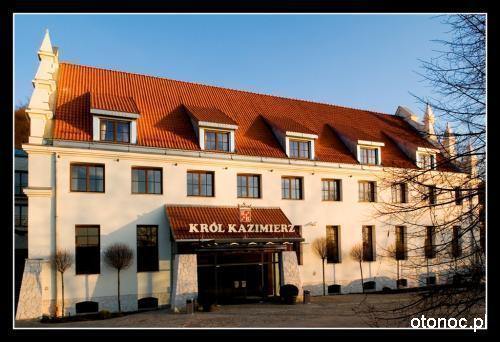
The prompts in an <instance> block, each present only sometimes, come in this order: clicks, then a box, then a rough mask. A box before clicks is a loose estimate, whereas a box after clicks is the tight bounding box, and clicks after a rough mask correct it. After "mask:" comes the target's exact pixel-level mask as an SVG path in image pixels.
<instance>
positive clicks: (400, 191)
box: [391, 182, 408, 203]
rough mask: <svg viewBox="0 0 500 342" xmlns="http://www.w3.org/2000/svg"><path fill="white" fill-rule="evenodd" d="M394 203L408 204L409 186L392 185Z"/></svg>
mask: <svg viewBox="0 0 500 342" xmlns="http://www.w3.org/2000/svg"><path fill="white" fill-rule="evenodd" d="M391 190H392V203H408V184H407V183H406V182H402V183H394V184H392V188H391Z"/></svg>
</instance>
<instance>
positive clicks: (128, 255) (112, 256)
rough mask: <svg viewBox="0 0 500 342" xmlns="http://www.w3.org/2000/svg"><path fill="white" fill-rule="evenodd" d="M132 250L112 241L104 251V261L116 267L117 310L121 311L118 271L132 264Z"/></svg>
mask: <svg viewBox="0 0 500 342" xmlns="http://www.w3.org/2000/svg"><path fill="white" fill-rule="evenodd" d="M133 257H134V251H133V250H132V249H131V248H130V247H129V246H127V245H125V244H123V243H114V244H112V245H110V246H109V247H108V248H106V250H105V251H104V262H105V263H106V264H107V265H108V266H110V267H112V268H114V269H116V271H117V280H118V312H121V311H122V308H121V303H120V271H121V270H124V269H126V268H128V267H130V265H131V264H132V259H133Z"/></svg>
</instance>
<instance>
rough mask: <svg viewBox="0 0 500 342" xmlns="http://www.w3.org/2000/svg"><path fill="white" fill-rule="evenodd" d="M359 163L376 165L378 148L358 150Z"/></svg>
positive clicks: (361, 148)
mask: <svg viewBox="0 0 500 342" xmlns="http://www.w3.org/2000/svg"><path fill="white" fill-rule="evenodd" d="M359 153H360V156H359V162H360V163H361V164H370V165H378V164H379V162H378V148H368V147H360V148H359Z"/></svg>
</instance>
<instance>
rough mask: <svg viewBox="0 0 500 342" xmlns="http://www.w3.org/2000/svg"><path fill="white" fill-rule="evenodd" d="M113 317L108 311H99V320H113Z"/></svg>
mask: <svg viewBox="0 0 500 342" xmlns="http://www.w3.org/2000/svg"><path fill="white" fill-rule="evenodd" d="M112 316H113V315H112V314H111V312H109V311H108V310H101V311H99V318H100V319H108V318H111V317H112Z"/></svg>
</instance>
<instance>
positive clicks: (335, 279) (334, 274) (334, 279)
mask: <svg viewBox="0 0 500 342" xmlns="http://www.w3.org/2000/svg"><path fill="white" fill-rule="evenodd" d="M333 283H334V284H337V275H336V273H335V263H333Z"/></svg>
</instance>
